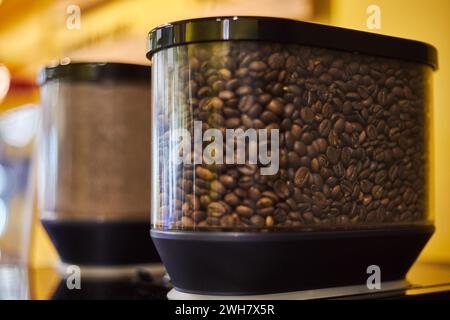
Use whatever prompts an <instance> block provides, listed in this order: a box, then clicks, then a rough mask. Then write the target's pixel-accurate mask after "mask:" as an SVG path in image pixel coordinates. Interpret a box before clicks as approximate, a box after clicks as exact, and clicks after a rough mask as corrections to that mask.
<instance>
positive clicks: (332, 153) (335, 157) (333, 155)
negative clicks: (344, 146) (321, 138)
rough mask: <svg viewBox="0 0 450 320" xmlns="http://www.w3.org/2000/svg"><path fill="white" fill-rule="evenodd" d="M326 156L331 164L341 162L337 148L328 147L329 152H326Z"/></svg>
mask: <svg viewBox="0 0 450 320" xmlns="http://www.w3.org/2000/svg"><path fill="white" fill-rule="evenodd" d="M326 155H327V158H328V161H329V162H330V163H331V164H336V163H338V161H339V154H338V150H337V149H336V148H335V147H331V146H330V147H328V148H327V151H326Z"/></svg>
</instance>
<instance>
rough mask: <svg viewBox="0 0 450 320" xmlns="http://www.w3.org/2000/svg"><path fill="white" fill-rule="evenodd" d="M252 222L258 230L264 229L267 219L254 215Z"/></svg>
mask: <svg viewBox="0 0 450 320" xmlns="http://www.w3.org/2000/svg"><path fill="white" fill-rule="evenodd" d="M250 222H251V224H252V225H253V226H255V227H257V228H262V227H264V222H265V219H264V218H263V217H261V216H259V215H254V216H252V217H251V218H250Z"/></svg>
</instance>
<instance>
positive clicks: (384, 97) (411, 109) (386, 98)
mask: <svg viewBox="0 0 450 320" xmlns="http://www.w3.org/2000/svg"><path fill="white" fill-rule="evenodd" d="M182 48H183V49H181V50H184V53H185V56H184V58H182V57H183V56H182V55H180V58H177V59H179V60H178V63H179V65H178V71H174V75H173V77H175V78H176V81H175V82H176V83H178V84H179V85H178V87H177V88H178V89H179V90H178V91H176V92H172V93H171V94H173V99H174V100H175V101H177V104H176V108H178V110H177V112H176V113H175V112H174V113H168V112H167V110H164V111H162V113H161V114H160V115H159V116H160V118H159V120H158V121H159V122H160V124H159V126H160V129H159V130H160V134H161V136H160V137H159V143H160V156H161V159H160V166H161V167H162V168H163V169H161V170H160V177H159V179H160V182H159V183H160V185H161V186H160V188H161V189H160V191H161V195H160V206H159V208H160V212H159V219H157V220H158V221H154V223H155V226H156V227H160V228H168V229H197V228H198V229H203V228H204V229H210V228H221V229H227V230H228V229H243V228H244V229H263V230H264V229H275V228H285V227H286V228H296V227H298V228H305V227H308V228H309V227H315V226H322V227H326V226H351V225H363V224H364V225H375V224H378V225H380V224H386V223H389V224H404V223H412V222H417V221H423V220H425V219H426V205H427V204H426V183H427V179H426V178H427V177H426V173H427V153H428V150H427V145H426V131H425V130H426V129H427V117H428V116H427V111H428V110H427V104H428V87H427V82H426V80H427V77H428V74H429V73H428V72H429V70H428V68H427V67H425V66H422V65H419V64H414V63H409V62H402V61H398V60H391V59H384V58H379V57H370V56H366V55H360V54H356V53H347V52H338V51H332V50H326V49H315V48H310V47H304V46H299V45H293V44H286V45H280V44H268V43H255V42H221V43H206V44H196V45H189V46H185V47H182ZM169 50H171V49H169ZM178 50H180V49H178ZM175 69H176V68H175ZM172 90H175V89H174V88H172ZM163 109H164V108H163ZM174 118H175V119H176V121H173V119H174ZM194 120H198V121H202V122H203V130H206V129H208V128H217V129H220V130H221V131H222V132H224V130H225V129H236V128H242V129H244V130H246V129H248V128H256V129H262V128H265V129H269V130H270V129H279V130H280V141H279V142H280V143H279V145H280V150H279V155H280V169H279V172H278V173H277V174H275V175H272V176H264V175H261V174H260V172H259V168H260V166H259V165H249V164H245V165H230V164H212V165H206V164H202V165H186V164H184V165H180V166H179V167H177V168H165V169H164V167H165V166H167V164H166V162H167V159H165V158H166V157H167V154H166V153H165V152H163V151H164V150H165V151H168V148H170V146H169V144H168V143H167V140H165V138H166V137H167V135H169V134H170V132H171V130H173V129H176V128H177V127H175V126H174V123H177V124H178V125H179V126H184V127H185V128H188V129H190V130H192V123H193V121H194ZM180 124H183V125H180ZM224 136H225V134H224ZM224 142H225V141H224ZM172 152H175V151H173V150H172ZM170 170H172V171H175V172H176V173H175V176H176V186H175V185H171V182H170V180H169V179H167V174H168V172H170Z"/></svg>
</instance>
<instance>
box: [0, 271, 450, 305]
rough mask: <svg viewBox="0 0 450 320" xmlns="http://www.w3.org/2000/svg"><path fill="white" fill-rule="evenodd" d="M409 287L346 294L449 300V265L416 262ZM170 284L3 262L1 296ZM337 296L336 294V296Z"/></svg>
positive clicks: (145, 294)
mask: <svg viewBox="0 0 450 320" xmlns="http://www.w3.org/2000/svg"><path fill="white" fill-rule="evenodd" d="M407 280H408V282H409V283H410V284H411V285H410V287H409V288H408V289H407V290H401V291H395V290H394V291H389V292H382V293H379V292H378V293H374V294H372V293H371V294H367V293H366V294H356V293H355V295H346V296H345V297H344V298H351V299H373V298H383V299H386V298H388V299H392V298H393V299H436V298H437V299H450V265H441V264H431V263H423V262H417V263H416V264H415V265H414V266H413V268H412V269H411V270H410V272H409V273H408V276H407ZM169 290H170V285H169V284H167V282H165V281H162V280H161V279H159V280H155V279H152V276H151V275H150V274H148V273H145V272H139V273H137V274H136V276H135V277H133V278H132V279H128V280H118V279H115V280H112V279H109V280H106V279H102V280H86V279H82V280H81V290H75V289H74V290H69V289H68V288H67V285H66V280H64V279H63V280H62V279H61V278H60V276H59V274H58V273H57V272H56V271H55V270H53V269H51V268H38V269H34V268H26V267H21V266H17V265H6V264H0V300H2V299H31V300H47V299H131V300H133V299H139V300H164V299H166V294H167V292H168V291H169ZM334 298H336V297H334Z"/></svg>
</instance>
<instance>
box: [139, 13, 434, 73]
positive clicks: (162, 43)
mask: <svg viewBox="0 0 450 320" xmlns="http://www.w3.org/2000/svg"><path fill="white" fill-rule="evenodd" d="M230 40H243V41H267V42H282V43H291V44H299V45H305V46H312V47H319V48H327V49H332V50H340V51H349V52H353V53H361V54H367V55H373V56H380V57H385V58H393V59H400V60H407V61H411V62H417V63H421V64H427V65H429V66H431V67H432V68H433V69H434V70H437V69H438V58H437V50H436V48H435V47H434V46H432V45H430V44H427V43H425V42H421V41H416V40H409V39H403V38H397V37H392V36H385V35H380V34H376V33H370V32H365V31H357V30H352V29H346V28H341V27H334V26H329V25H324V24H318V23H311V22H304V21H299V20H293V19H286V18H274V17H262V16H217V17H205V18H195V19H188V20H180V21H175V22H171V23H166V24H163V25H160V26H158V27H156V28H154V29H152V30H151V31H150V32H149V33H148V50H147V58H148V59H151V57H152V55H153V54H155V53H156V52H158V51H160V50H162V49H167V48H170V47H173V46H179V45H186V44H192V43H200V42H211V41H230Z"/></svg>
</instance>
